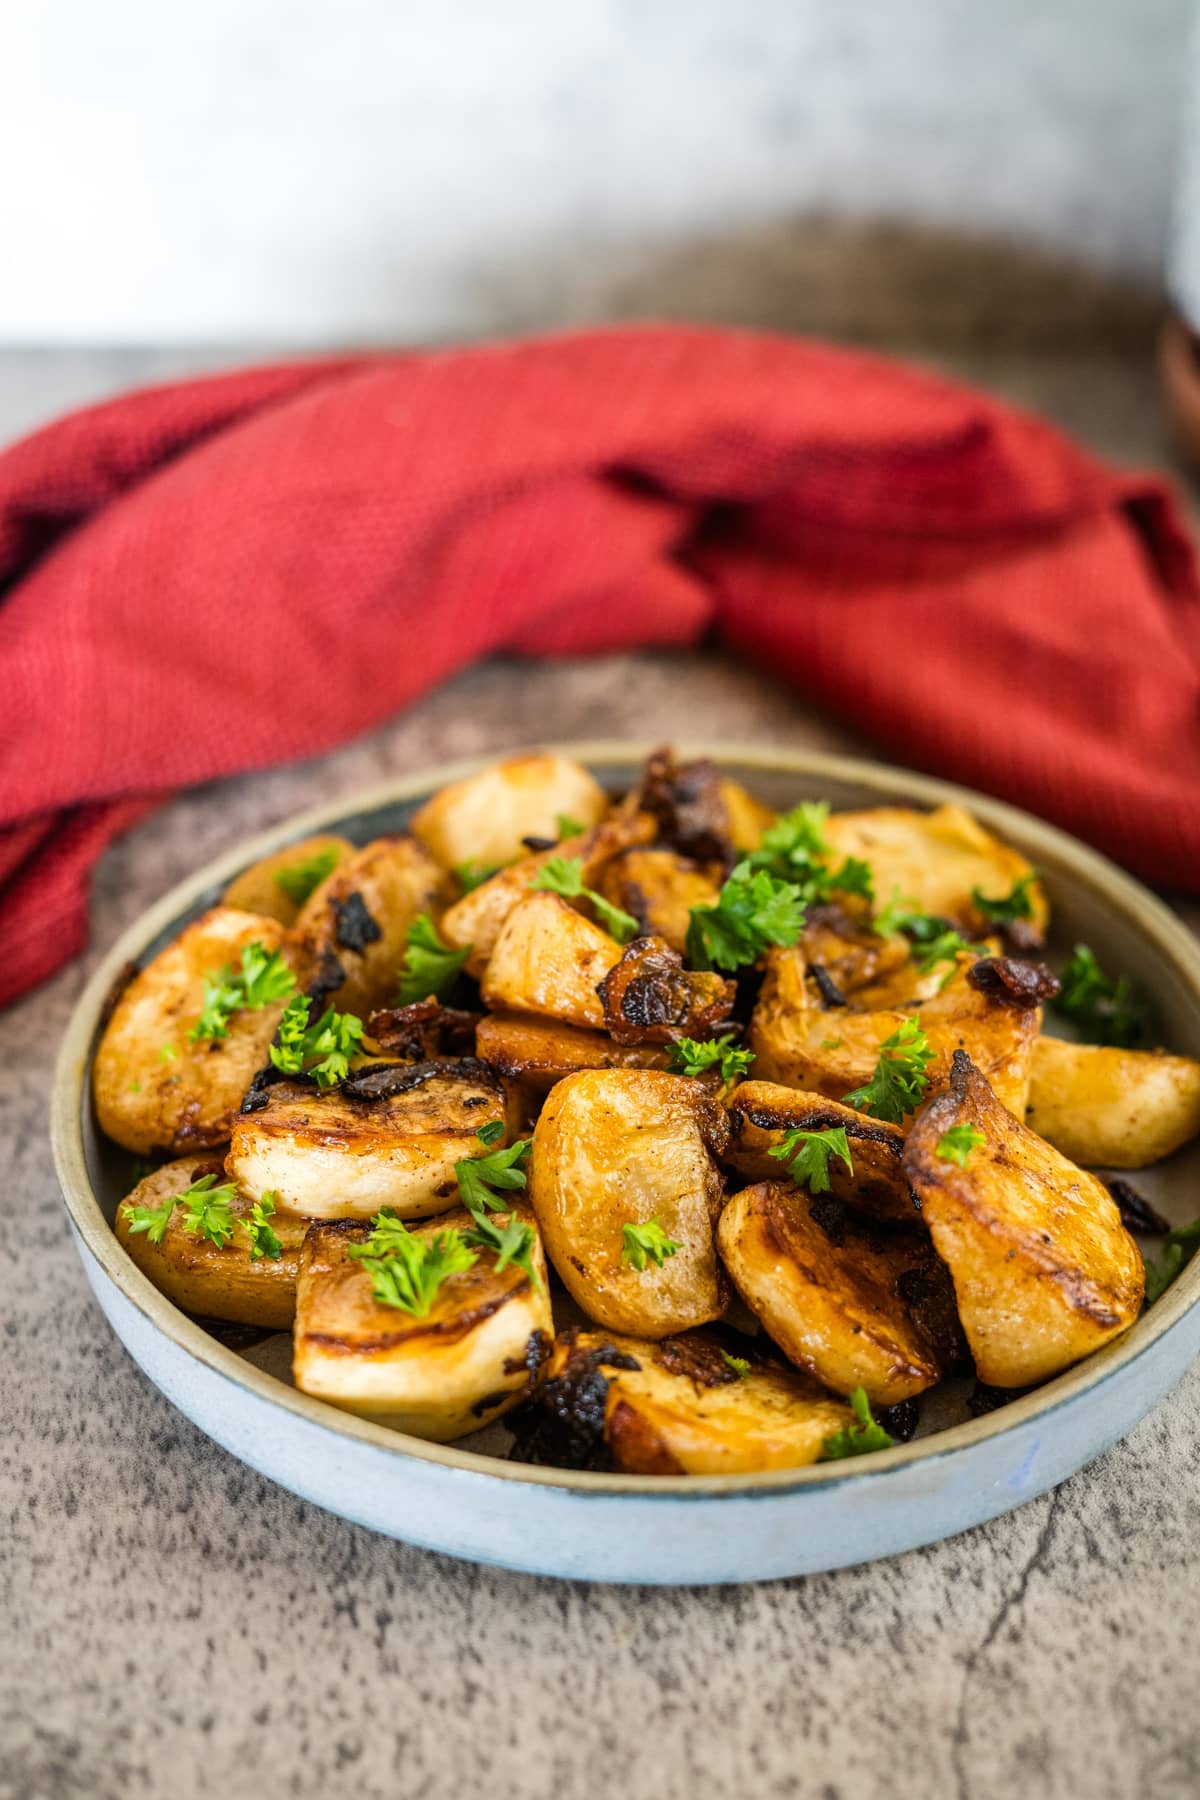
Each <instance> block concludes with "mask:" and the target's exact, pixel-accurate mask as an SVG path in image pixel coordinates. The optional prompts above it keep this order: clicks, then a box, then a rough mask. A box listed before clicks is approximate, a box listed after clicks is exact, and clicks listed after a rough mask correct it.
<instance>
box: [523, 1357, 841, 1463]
mask: <svg viewBox="0 0 1200 1800" xmlns="http://www.w3.org/2000/svg"><path fill="white" fill-rule="evenodd" d="M731 1355H735V1356H736V1357H737V1358H738V1359H739V1361H741V1362H743V1363H746V1362H748V1363H749V1365H750V1366H749V1368H748V1369H747V1370H746V1371H745V1373H744V1374H740V1373H739V1371H738V1368H737V1367H736V1366H735V1365H734V1364H733V1363H732V1362H730V1361H729V1360H727V1359H728V1358H729V1357H730V1356H731ZM546 1374H547V1381H546V1383H545V1385H544V1386H543V1387H542V1389H541V1390H540V1392H539V1395H538V1400H537V1404H536V1406H534V1407H533V1408H531V1409H530V1416H529V1418H528V1419H523V1420H522V1422H521V1430H520V1433H519V1443H520V1447H521V1450H522V1452H523V1453H524V1454H525V1455H526V1456H527V1457H528V1459H529V1460H530V1461H536V1462H550V1463H556V1464H559V1465H563V1464H565V1465H566V1466H567V1467H574V1468H579V1467H584V1468H609V1467H612V1468H614V1469H620V1470H623V1471H624V1472H625V1473H626V1474H630V1475H749V1474H754V1473H756V1472H757V1471H758V1470H760V1469H798V1468H802V1467H803V1466H804V1465H805V1464H806V1463H813V1462H818V1461H819V1460H820V1457H821V1452H822V1450H823V1449H824V1446H825V1440H826V1438H829V1437H832V1436H833V1435H834V1433H835V1432H837V1431H840V1430H841V1429H842V1427H843V1426H846V1425H849V1424H850V1423H852V1421H853V1414H852V1413H851V1411H850V1409H849V1407H848V1406H846V1405H845V1404H844V1403H843V1402H842V1401H840V1400H837V1399H835V1398H834V1396H833V1395H832V1394H830V1393H826V1392H825V1391H823V1390H822V1389H821V1388H819V1387H818V1386H817V1384H816V1383H815V1382H814V1381H812V1380H810V1379H809V1377H807V1376H805V1375H802V1374H800V1373H799V1372H798V1371H797V1370H796V1369H792V1368H789V1367H788V1365H787V1364H786V1363H784V1362H781V1361H779V1360H777V1359H776V1358H774V1357H766V1356H763V1355H762V1354H761V1352H760V1351H759V1350H758V1349H757V1348H756V1346H755V1345H753V1344H752V1343H751V1342H750V1341H749V1340H747V1339H742V1338H739V1337H737V1336H736V1335H735V1334H734V1333H732V1332H716V1331H689V1332H687V1333H685V1334H684V1335H683V1336H681V1337H669V1338H665V1339H663V1340H661V1341H659V1342H655V1341H653V1340H651V1339H647V1338H636V1337H624V1336H619V1335H616V1334H612V1333H608V1332H602V1331H575V1330H573V1331H566V1332H562V1333H561V1334H560V1335H559V1337H558V1340H557V1342H556V1343H555V1346H554V1352H553V1355H552V1356H551V1358H550V1361H549V1363H548V1364H547V1366H546ZM601 1394H602V1395H603V1402H604V1404H603V1410H601V1408H600V1406H599V1404H598V1401H599V1397H600V1395H601Z"/></svg>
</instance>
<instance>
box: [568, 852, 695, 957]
mask: <svg viewBox="0 0 1200 1800" xmlns="http://www.w3.org/2000/svg"><path fill="white" fill-rule="evenodd" d="M711 868H712V865H711V864H710V865H709V866H708V868H707V869H706V868H702V867H701V865H700V864H699V863H696V862H693V861H692V860H691V859H690V858H689V857H686V856H680V855H679V853H678V852H677V851H675V850H657V849H649V850H626V851H624V852H623V853H622V854H621V855H620V856H614V857H613V859H612V861H611V862H609V863H606V864H605V867H604V869H603V871H602V873H601V875H600V878H599V881H598V884H597V891H598V892H599V893H601V894H603V896H604V898H605V899H606V900H609V901H611V902H612V904H613V905H614V906H619V907H621V908H622V910H623V911H624V912H627V913H631V914H632V916H633V917H634V918H635V919H636V920H637V922H638V924H639V925H640V926H641V928H642V931H643V932H644V933H647V934H649V935H652V936H654V937H661V938H665V939H666V940H667V942H668V944H670V945H671V947H672V949H674V950H678V951H679V952H680V954H682V952H683V950H684V946H685V944H686V942H687V933H688V923H689V920H690V916H691V909H692V907H693V906H714V905H715V904H716V901H717V897H718V895H719V894H720V891H721V881H720V876H719V875H718V876H717V878H716V879H715V880H714V878H713V875H712V873H710V870H711Z"/></svg>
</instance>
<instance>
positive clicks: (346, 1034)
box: [270, 994, 363, 1088]
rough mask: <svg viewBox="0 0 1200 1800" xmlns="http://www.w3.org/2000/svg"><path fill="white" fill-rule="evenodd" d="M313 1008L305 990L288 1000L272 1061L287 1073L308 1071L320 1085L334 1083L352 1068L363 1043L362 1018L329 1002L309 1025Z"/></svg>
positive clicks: (293, 1073) (342, 1078) (324, 1086)
mask: <svg viewBox="0 0 1200 1800" xmlns="http://www.w3.org/2000/svg"><path fill="white" fill-rule="evenodd" d="M310 1011H311V1008H310V1005H309V1002H308V999H307V998H306V996H305V995H303V994H297V995H295V996H294V998H293V999H291V1000H289V1001H288V1003H287V1005H286V1006H285V1008H284V1010H283V1017H282V1018H281V1019H280V1021H279V1030H278V1032H277V1033H276V1039H275V1042H274V1043H273V1044H272V1045H271V1048H270V1057H271V1061H272V1062H273V1063H274V1065H275V1067H276V1068H277V1069H280V1070H282V1071H283V1073H284V1074H285V1075H304V1074H307V1075H310V1076H311V1077H312V1079H313V1080H314V1081H315V1082H316V1084H317V1086H318V1087H319V1088H328V1087H333V1086H334V1085H335V1084H336V1083H337V1082H339V1081H344V1080H345V1079H346V1076H347V1075H348V1073H349V1071H350V1058H351V1057H352V1056H354V1055H356V1054H357V1052H358V1049H359V1046H360V1045H361V1043H362V1035H363V1022H362V1020H361V1019H360V1018H357V1017H356V1016H355V1014H354V1013H340V1012H335V1011H334V1010H333V1008H332V1006H330V1007H327V1008H326V1010H325V1011H324V1012H323V1013H322V1014H321V1016H320V1018H319V1019H318V1020H317V1022H316V1024H315V1025H310V1024H309V1013H310Z"/></svg>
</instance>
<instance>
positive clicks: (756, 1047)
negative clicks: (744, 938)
mask: <svg viewBox="0 0 1200 1800" xmlns="http://www.w3.org/2000/svg"><path fill="white" fill-rule="evenodd" d="M806 974H807V964H806V962H805V957H804V952H803V950H802V949H801V948H800V946H799V945H793V946H792V947H791V948H789V949H783V950H772V951H770V952H769V953H768V956H767V972H766V975H765V977H764V979H763V984H762V988H761V990H760V992H759V997H758V1002H757V1004H756V1006H755V1008H754V1014H753V1017H752V1018H751V1021H750V1030H749V1032H748V1034H747V1042H748V1044H749V1047H750V1049H751V1050H753V1052H754V1058H755V1061H754V1073H755V1075H756V1076H757V1077H759V1078H761V1079H762V1080H764V1081H772V1082H778V1083H779V1084H780V1085H781V1086H783V1087H794V1088H801V1089H803V1090H804V1091H805V1092H806V1093H817V1094H824V1095H827V1096H828V1097H829V1098H830V1099H835V1100H840V1099H841V1098H842V1095H843V1094H848V1093H850V1092H851V1090H852V1089H854V1088H857V1087H861V1086H862V1085H863V1083H864V1082H866V1081H869V1080H870V1077H871V1072H872V1070H873V1069H874V1067H875V1064H876V1061H877V1060H878V1057H879V1046H880V1044H881V1043H882V1041H883V1039H884V1038H886V1037H889V1036H890V1035H891V1033H892V1032H893V1031H896V1030H897V1029H898V1028H899V1027H900V1026H901V1025H902V1024H903V1023H904V1021H905V1019H906V1018H907V1016H908V1015H907V1014H906V1013H902V1012H890V1013H889V1012H875V1013H860V1012H856V1011H854V1010H853V1009H852V1008H850V1007H830V1008H828V1009H826V1008H824V1007H823V1006H822V1004H821V1002H820V1000H819V999H818V998H816V997H815V995H814V993H813V992H812V991H811V989H810V988H809V985H808V982H807V980H806Z"/></svg>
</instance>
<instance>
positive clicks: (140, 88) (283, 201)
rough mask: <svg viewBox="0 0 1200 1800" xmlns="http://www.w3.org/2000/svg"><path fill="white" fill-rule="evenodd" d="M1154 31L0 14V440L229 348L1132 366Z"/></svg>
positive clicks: (1065, 0) (1158, 125)
mask: <svg viewBox="0 0 1200 1800" xmlns="http://www.w3.org/2000/svg"><path fill="white" fill-rule="evenodd" d="M1190 11H1191V7H1190V4H1189V0H1139V4H1138V5H1136V6H1130V5H1129V4H1127V3H1126V0H1053V3H1052V4H1050V5H1046V4H1039V3H1037V0H1007V4H1005V5H1002V6H996V5H994V4H991V3H990V0H867V3H865V4H858V5H855V6H853V7H833V6H830V5H829V4H828V3H827V0H756V3H755V4H754V5H753V6H750V7H747V6H744V5H737V6H735V5H733V4H731V3H730V0H689V3H688V4H686V5H685V4H683V3H682V0H657V3H650V4H645V3H643V4H639V5H634V4H632V3H631V0H574V3H573V4H570V5H566V6H564V5H561V4H555V3H554V0H511V3H509V4H506V5H503V6H500V5H497V4H495V3H494V0H490V3H489V0H454V3H453V4H451V5H441V6H431V5H428V4H415V3H413V0H337V3H335V0H290V3H289V4H284V0H208V3H207V4H206V5H204V6H203V7H201V6H198V5H196V4H192V3H189V0H183V3H180V0H176V3H175V4H172V5H170V6H166V7H164V6H163V5H161V4H156V3H155V0H112V3H111V4H109V5H106V6H104V7H98V6H96V5H95V4H93V3H91V0H7V5H6V6H5V8H4V22H3V25H2V26H0V33H2V36H3V40H4V52H3V66H4V71H5V103H4V106H3V108H2V109H0V169H2V170H3V171H4V173H3V175H2V176H0V243H2V244H3V246H4V251H3V280H2V281H0V381H2V384H3V386H2V405H0V431H3V433H4V434H5V435H12V434H13V433H14V432H16V431H18V430H19V429H21V428H22V427H24V426H25V425H28V424H32V423H34V422H35V421H37V420H39V419H42V418H44V417H46V416H48V415H49V414H50V413H52V412H54V411H57V410H60V409H61V408H62V407H65V406H67V405H71V404H74V403H76V402H77V401H80V400H83V399H86V398H90V397H92V396H93V395H96V394H99V393H103V392H107V391H109V390H111V389H112V388H116V387H120V386H123V385H127V384H128V383H129V382H131V381H135V380H141V379H145V378H153V377H156V376H160V375H163V374H168V373H173V372H175V371H180V370H184V369H193V368H199V367H204V366H207V365H208V364H210V363H216V362H221V361H227V360H229V359H230V358H232V357H237V356H244V355H250V354H258V353H260V352H261V351H263V350H271V351H273V350H275V349H278V348H284V347H291V346H300V347H303V348H315V347H321V346H326V345H331V344H339V345H340V344H347V343H361V342H385V343H394V342H416V341H422V342H427V341H430V340H439V339H447V338H461V337H466V336H480V335H485V334H491V333H507V332H513V331H528V330H533V329H542V328H546V327H555V326H561V325H571V324H575V323H578V322H581V321H584V320H593V319H611V318H623V317H631V316H642V317H645V316H659V317H686V318H698V319H719V320H732V321H738V322H744V323H748V324H755V325H770V326H779V327H784V328H799V329H805V330H810V331H814V332H818V333H822V334H827V335H832V336H836V337H840V338H844V339H849V340H851V341H856V342H867V343H871V342H875V343H881V344H886V345H888V346H894V347H899V348H905V347H910V346H911V347H913V348H915V349H917V350H918V351H920V350H921V349H922V347H923V346H928V347H929V351H930V354H932V355H934V356H935V357H936V359H937V360H939V361H942V362H944V363H949V364H951V365H954V364H955V363H956V362H958V361H961V360H962V358H964V357H966V358H967V359H968V363H969V369H970V372H973V373H976V374H981V375H983V376H984V377H986V376H987V375H988V373H989V369H988V368H987V367H981V364H980V360H979V359H980V358H981V357H982V358H984V360H985V361H986V358H987V357H988V356H989V355H994V356H996V357H999V358H1000V359H1002V360H1001V363H1000V364H998V365H997V368H996V370H995V371H993V372H994V373H995V374H996V375H997V378H998V379H999V381H1000V383H1001V385H1006V386H1008V387H1009V388H1010V389H1012V388H1015V389H1017V390H1019V389H1020V387H1021V385H1022V381H1021V376H1020V372H1019V370H1018V371H1014V370H1012V369H1011V368H1009V367H1008V366H1007V365H1005V364H1004V362H1003V359H1004V357H1005V356H1006V355H1007V354H1008V353H1010V352H1013V351H1017V352H1019V353H1021V354H1022V355H1024V356H1028V355H1032V354H1043V353H1045V352H1046V351H1047V350H1052V351H1054V352H1055V353H1058V354H1071V355H1074V356H1079V355H1088V356H1092V357H1100V358H1105V357H1107V358H1109V359H1111V358H1113V357H1117V358H1119V359H1122V360H1124V361H1125V362H1126V363H1127V365H1128V366H1130V367H1132V366H1134V365H1138V366H1140V368H1141V369H1142V370H1143V372H1144V371H1145V370H1146V369H1148V367H1149V358H1150V355H1151V350H1150V346H1151V343H1152V339H1153V333H1154V329H1155V326H1156V323H1157V318H1158V311H1159V307H1160V295H1161V290H1162V285H1163V278H1164V267H1165V263H1166V257H1167V246H1168V240H1169V235H1170V221H1171V216H1172V205H1173V195H1174V194H1175V192H1176V189H1177V183H1178V144H1179V138H1180V128H1181V119H1182V117H1183V114H1184V110H1185V108H1184V89H1185V73H1186V47H1187V42H1188V28H1189V14H1190ZM1104 379H1105V378H1104V377H1102V378H1101V381H1102V386H1103V385H1104ZM1112 383H1113V376H1112V374H1111V371H1110V372H1109V374H1108V376H1107V392H1108V398H1107V401H1106V400H1105V398H1104V396H1103V395H1101V396H1099V397H1098V406H1099V412H1098V414H1097V419H1096V424H1095V427H1094V429H1093V435H1095V432H1096V431H1099V432H1100V434H1101V436H1103V435H1104V434H1105V420H1104V417H1103V414H1104V408H1105V405H1106V404H1107V405H1112V404H1115V403H1117V402H1116V401H1115V398H1114V395H1113V393H1112V391H1111V390H1112ZM1051 385H1053V383H1051ZM1018 397H1021V395H1020V393H1019V392H1018ZM1050 405H1051V409H1052V410H1054V396H1053V395H1052V396H1051V398H1050ZM1057 410H1059V411H1060V412H1061V411H1062V407H1061V405H1060V406H1059V407H1058V409H1057ZM1068 411H1069V407H1068ZM1066 422H1067V423H1072V422H1074V421H1072V420H1071V419H1070V418H1068V419H1067V421H1066Z"/></svg>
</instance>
